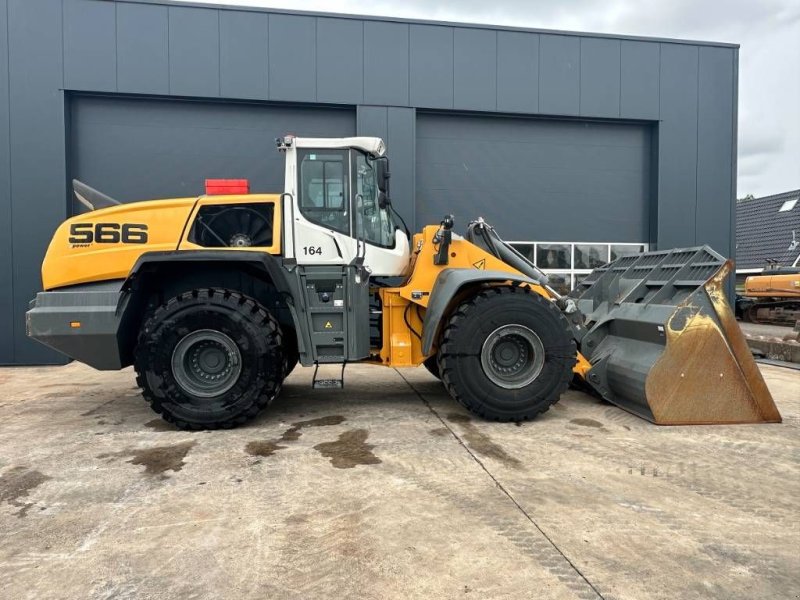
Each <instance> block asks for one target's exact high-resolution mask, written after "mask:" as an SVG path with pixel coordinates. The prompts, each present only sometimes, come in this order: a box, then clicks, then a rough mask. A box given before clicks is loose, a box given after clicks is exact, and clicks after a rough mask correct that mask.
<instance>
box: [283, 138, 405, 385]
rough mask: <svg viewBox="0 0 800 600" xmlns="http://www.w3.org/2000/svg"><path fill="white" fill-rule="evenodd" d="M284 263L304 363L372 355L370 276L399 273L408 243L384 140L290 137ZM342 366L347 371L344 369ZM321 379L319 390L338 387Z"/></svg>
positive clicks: (285, 146) (317, 382)
mask: <svg viewBox="0 0 800 600" xmlns="http://www.w3.org/2000/svg"><path fill="white" fill-rule="evenodd" d="M276 142H277V146H278V150H279V151H281V152H283V153H285V155H286V178H285V182H286V183H285V188H284V193H283V201H282V204H283V240H284V248H283V257H284V258H283V260H284V263H285V264H286V265H287V267H288V268H289V269H290V270H291V272H292V273H293V274H294V278H295V281H296V289H297V292H298V293H299V294H300V295H301V296H302V300H303V301H302V302H300V303H296V306H295V307H294V308H293V310H295V311H296V312H297V314H296V318H297V319H298V320H301V321H305V323H304V326H302V327H300V331H299V333H300V337H301V338H302V339H299V340H298V342H299V344H298V349H299V357H300V362H301V363H302V364H303V365H316V366H317V367H319V365H320V364H325V363H334V364H341V365H344V364H346V363H348V362H353V361H357V360H363V359H365V358H367V357H368V356H369V355H370V296H371V294H370V277H372V276H380V277H393V276H401V275H404V274H405V273H406V271H407V270H408V268H409V239H408V237H407V235H406V232H404V231H401V230H400V229H398V227H397V224H396V222H395V215H396V213H395V212H394V210H393V208H392V205H391V200H390V198H389V159H388V158H387V157H386V147H385V145H384V143H383V140H381V139H380V138H375V137H350V138H338V139H322V138H301V137H294V136H285V137H282V138H278V139H277V140H276ZM342 369H344V367H342ZM341 385H342V379H341V376H340V377H339V378H337V379H318V378H317V373H316V372H315V374H314V386H315V387H340V386H341Z"/></svg>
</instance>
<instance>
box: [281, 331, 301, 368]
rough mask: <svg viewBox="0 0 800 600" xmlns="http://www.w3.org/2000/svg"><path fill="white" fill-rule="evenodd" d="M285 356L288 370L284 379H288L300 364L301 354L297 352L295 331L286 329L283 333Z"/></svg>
mask: <svg viewBox="0 0 800 600" xmlns="http://www.w3.org/2000/svg"><path fill="white" fill-rule="evenodd" d="M283 356H284V358H285V360H286V369H285V370H284V375H283V378H284V379H286V378H287V377H288V376H289V375H290V374H291V373H292V371H294V368H295V367H296V366H297V363H298V362H300V353H299V352H298V350H297V333H295V331H294V329H286V330H284V332H283Z"/></svg>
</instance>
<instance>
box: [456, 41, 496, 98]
mask: <svg viewBox="0 0 800 600" xmlns="http://www.w3.org/2000/svg"><path fill="white" fill-rule="evenodd" d="M453 44H454V46H453V47H454V59H453V60H454V63H453V66H454V69H453V71H454V72H453V105H454V107H455V108H457V109H465V110H495V109H496V108H497V32H495V31H485V30H482V29H462V28H460V27H459V28H456V29H455V32H454V39H453Z"/></svg>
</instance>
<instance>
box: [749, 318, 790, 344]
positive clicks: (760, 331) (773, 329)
mask: <svg viewBox="0 0 800 600" xmlns="http://www.w3.org/2000/svg"><path fill="white" fill-rule="evenodd" d="M739 327H740V328H741V330H742V333H744V334H745V335H746V336H764V337H768V338H777V339H779V340H780V339H783V338H784V337H786V336H787V335H792V334H793V333H794V328H793V327H791V326H789V325H767V324H762V323H747V322H744V321H739Z"/></svg>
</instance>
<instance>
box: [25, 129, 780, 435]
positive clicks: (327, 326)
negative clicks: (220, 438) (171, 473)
mask: <svg viewBox="0 0 800 600" xmlns="http://www.w3.org/2000/svg"><path fill="white" fill-rule="evenodd" d="M277 147H278V151H280V152H282V153H284V155H285V185H284V189H283V192H282V193H275V194H261V193H249V192H250V190H249V185H248V183H247V181H244V180H209V181H207V182H206V184H207V189H206V194H204V195H202V196H200V197H192V198H178V199H168V200H155V201H144V202H135V203H130V204H125V205H120V204H119V203H118V202H116V201H115V200H113V199H112V198H110V197H108V196H106V195H104V194H102V193H101V192H99V191H97V190H94V189H93V188H91V187H89V186H88V185H86V184H83V183H81V182H78V181H75V182H74V184H73V185H74V192H75V195H76V197H77V198H78V200H80V201H81V202H82V203H83V204H85V205H86V207H87V209H88V212H83V213H81V214H78V215H77V216H74V217H72V218H70V219H67V220H66V221H65V222H64V223H63V224H62V225H61V226H60V227H59V228H58V230H57V231H56V232H55V234H54V236H53V238H52V241H51V243H50V246H49V248H48V251H47V254H46V257H45V259H44V262H43V265H42V283H43V288H44V291H43V292H40V293H38V294H37V296H36V298H35V299H34V300H33V301H32V302H31V306H30V310H29V311H28V312H27V333H28V335H29V336H30V337H31V338H33V339H35V340H38V341H39V342H42V343H44V344H46V345H48V346H50V347H51V348H54V349H56V350H58V351H60V352H62V353H64V354H66V355H67V356H69V357H71V358H73V359H75V360H78V361H81V362H84V363H86V364H88V365H91V366H92V367H95V368H97V369H109V370H115V369H122V368H124V367H126V366H129V365H133V366H134V369H135V372H136V381H137V383H138V385H139V386H140V387H141V389H142V394H143V396H144V398H145V399H146V400H147V402H148V403H149V404H150V406H151V407H152V409H153V410H154V411H155V412H157V413H159V414H161V415H162V417H163V418H164V419H166V420H167V421H168V422H170V423H173V424H174V425H176V426H177V427H179V428H184V429H215V428H227V427H234V426H237V425H239V424H242V423H244V422H246V421H247V420H248V419H251V418H252V417H253V416H255V415H256V414H257V413H258V412H259V411H261V410H262V409H264V408H265V407H267V406H268V405H269V404H270V402H272V400H274V399H275V397H276V396H277V395H278V394H279V393H280V390H281V385H282V383H283V381H284V379H285V378H286V377H287V375H288V374H289V372H290V371H291V370H292V369H293V368H294V366H295V365H296V364H297V363H298V362H299V363H300V364H302V365H303V366H305V367H315V372H314V378H313V384H312V386H313V387H314V388H325V387H341V386H343V381H344V379H343V374H344V368H345V366H346V365H347V364H349V363H354V362H361V363H369V364H372V365H375V366H376V368H378V367H380V366H382V367H393V368H400V367H413V366H419V365H424V366H425V367H427V368H428V370H430V371H431V372H432V373H433V374H434V375H436V376H437V377H438V378H440V379H441V381H442V383H443V384H444V387H445V388H446V389H447V391H448V392H449V393H450V395H451V396H452V397H453V398H454V399H455V400H456V401H458V402H460V403H461V404H462V405H463V406H464V407H466V408H467V409H468V410H470V411H471V412H473V413H474V414H476V415H479V416H481V417H484V418H486V419H493V420H499V421H521V420H525V419H532V418H534V417H536V416H537V415H539V414H541V413H542V412H544V411H546V410H547V409H548V408H549V407H550V406H551V405H552V404H554V403H555V402H557V401H558V399H559V397H560V396H561V395H562V394H563V393H564V391H565V390H566V389H567V387H568V386H569V385H570V384H571V382H573V380H575V381H577V382H579V383H581V384H582V385H584V386H587V387H588V388H589V389H590V390H591V391H593V392H594V393H595V394H596V395H597V396H599V397H600V398H602V399H605V400H607V401H609V402H612V403H614V404H616V405H617V406H619V407H621V408H623V409H625V410H628V411H630V412H632V413H634V414H636V415H639V416H641V417H643V418H645V419H648V420H649V421H651V422H653V423H656V424H695V423H706V424H711V423H755V422H778V421H780V415H779V413H778V411H777V409H776V407H775V404H774V403H773V400H772V398H771V396H770V393H769V391H768V389H767V387H766V385H765V383H764V380H763V379H762V377H761V375H760V373H759V371H758V369H757V367H756V364H755V362H754V361H753V358H752V357H751V355H750V352H749V351H748V348H747V346H746V344H745V341H744V338H743V337H742V335H741V333H740V332H739V329H738V326H737V324H736V322H735V319H734V315H733V313H732V311H731V309H730V306H729V305H728V304H727V301H726V299H725V294H724V285H723V284H724V280H725V278H726V277H727V276H728V274H729V272H730V270H731V262H730V261H726V260H725V259H724V258H723V257H721V256H720V255H719V254H717V253H716V252H714V251H713V250H712V249H710V248H708V247H697V248H684V249H677V250H659V251H653V252H647V253H644V254H640V255H635V256H625V257H622V258H620V259H618V260H616V261H614V262H611V263H610V264H607V265H605V266H603V267H601V268H598V269H596V270H595V271H593V272H592V273H591V274H590V275H588V276H587V277H586V278H585V279H584V280H583V281H582V282H581V283H580V285H579V286H578V288H577V289H575V290H574V291H573V292H572V293H571V294H569V295H568V296H562V295H559V294H558V293H556V291H555V290H553V289H552V287H550V285H549V284H548V277H547V275H545V274H544V273H543V272H542V271H540V270H539V269H537V268H536V267H535V266H534V265H533V264H531V263H530V262H529V261H528V260H527V259H526V258H524V257H523V256H522V255H520V254H519V253H518V252H516V251H515V250H514V249H513V247H511V246H510V245H509V244H508V243H506V242H504V241H503V240H502V239H501V238H500V236H499V235H498V233H497V232H496V231H495V230H494V228H493V227H492V226H491V225H489V224H488V223H486V222H485V221H483V220H482V219H480V218H477V219H475V220H474V221H473V222H471V223H470V224H469V225H468V227H467V228H466V230H465V231H464V234H463V235H458V234H456V233H455V231H454V223H453V219H452V217H451V216H446V217H445V218H444V219H442V221H441V223H439V224H438V225H436V224H434V225H428V226H426V227H424V228H423V229H422V231H420V232H418V233H415V234H414V235H413V236H411V235H410V234H409V232H408V231H407V229H405V224H403V223H402V219H400V218H399V215H398V214H397V212H396V211H395V210H394V209H393V207H392V203H391V199H390V195H389V179H390V172H389V162H388V158H387V156H386V151H385V146H384V143H383V141H382V140H380V139H378V138H371V137H352V138H341V139H315V138H303V137H294V136H285V137H281V138H278V139H277ZM401 224H402V227H400V226H399V225H401ZM404 229H405V230H404ZM326 365H327V366H326ZM320 366H322V367H323V370H328V371H331V370H332V371H335V374H336V376H335V377H330V376H329V377H327V378H323V377H322V376H320V375H319V373H318V369H319V368H320ZM340 368H341V371H340V370H339V369H340Z"/></svg>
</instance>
